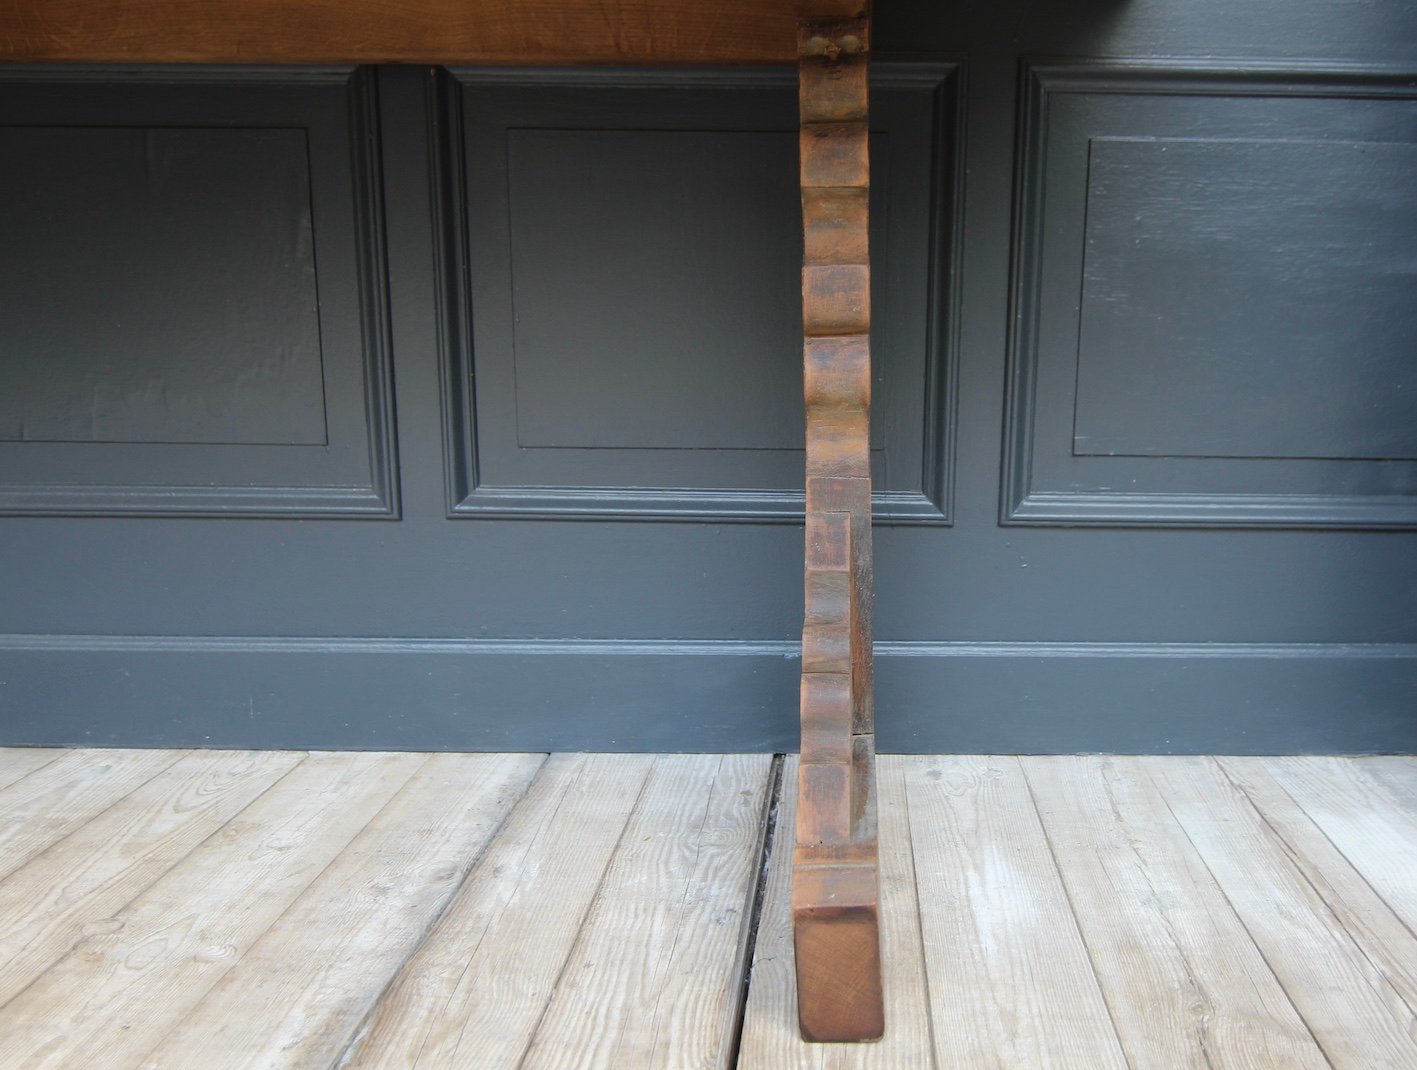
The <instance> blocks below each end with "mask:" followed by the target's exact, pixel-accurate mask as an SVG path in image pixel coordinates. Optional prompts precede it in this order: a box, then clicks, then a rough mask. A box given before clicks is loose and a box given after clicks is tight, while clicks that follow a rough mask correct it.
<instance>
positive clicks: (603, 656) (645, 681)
mask: <svg viewBox="0 0 1417 1070" xmlns="http://www.w3.org/2000/svg"><path fill="white" fill-rule="evenodd" d="M876 658H877V688H878V701H877V708H878V711H879V712H878V720H879V725H878V737H879V741H880V749H881V750H882V751H883V752H904V753H912V752H914V753H929V752H955V753H1023V754H1046V753H1075V752H1110V753H1124V754H1133V753H1158V754H1168V753H1177V754H1179V753H1227V754H1274V753H1372V752H1385V753H1413V752H1417V644H1404V643H1394V644H1302V643H1301V644H1244V643H1240V644H1219V643H1217V644H1207V643H1189V644H1100V643H890V642H885V643H878V644H877V645H876ZM797 675H798V659H797V646H796V644H794V643H791V642H787V641H781V642H753V641H737V640H721V641H680V640H514V639H507V640H457V639H360V638H291V637H272V638H248V637H234V636H233V637H204V638H185V637H170V636H128V637H115V636H41V635H0V745H8V746H129V747H255V748H298V749H307V748H316V749H354V750H518V751H521V750H525V751H544V750H562V751H576V750H590V751H606V750H610V751H686V752H689V751H695V752H714V751H740V752H744V751H792V750H795V749H796V746H797V696H796V687H797Z"/></svg>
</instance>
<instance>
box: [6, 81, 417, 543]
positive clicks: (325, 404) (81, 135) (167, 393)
mask: <svg viewBox="0 0 1417 1070" xmlns="http://www.w3.org/2000/svg"><path fill="white" fill-rule="evenodd" d="M373 77H374V75H373V72H371V71H365V72H360V73H355V72H351V71H349V70H337V69H322V70H319V71H294V70H279V71H278V70H265V69H251V70H244V69H243V70H229V69H227V70H223V69H220V68H211V69H209V68H172V69H170V70H152V69H150V70H146V71H134V70H113V71H108V70H100V69H91V70H84V69H59V68H55V69H44V70H30V69H26V68H15V69H13V70H9V71H5V72H0V89H3V92H0V158H2V159H4V161H5V166H4V167H3V168H0V234H2V235H3V239H4V240H3V241H0V512H8V513H29V514H41V515H44V514H56V515H62V514H73V513H79V514H106V513H117V514H125V515H134V514H137V515H222V516H225V515H251V514H271V515H290V514H296V515H306V514H308V515H346V514H348V515H361V514H363V515H375V516H389V515H392V514H393V512H394V510H395V500H394V486H395V483H396V476H395V467H394V462H393V456H392V435H391V432H392V410H391V407H390V398H391V395H390V391H389V386H388V374H389V372H388V352H387V348H388V347H387V342H386V324H387V316H386V314H385V312H384V309H383V304H384V302H385V300H386V297H385V294H386V293H387V287H386V286H385V284H384V283H383V281H382V279H383V275H384V271H385V268H384V263H383V254H382V240H383V237H382V235H383V227H382V224H381V223H380V221H379V220H380V217H381V213H382V204H381V200H380V193H379V188H380V176H379V169H378V142H377V139H376V137H375V136H374V135H375V130H376V124H375V123H374V122H373V117H374V113H373V108H374V97H373V93H372V82H371V79H372V78H373Z"/></svg>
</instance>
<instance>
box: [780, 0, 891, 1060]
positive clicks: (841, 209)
mask: <svg viewBox="0 0 1417 1070" xmlns="http://www.w3.org/2000/svg"><path fill="white" fill-rule="evenodd" d="M869 44H870V17H869V12H868V11H867V9H866V7H865V5H864V3H863V2H862V0H856V2H854V3H851V2H848V3H842V2H839V0H837V2H832V0H815V2H813V0H802V3H801V5H800V7H799V21H798V71H799V92H800V103H801V120H802V133H801V145H802V219H803V232H804V237H805V255H804V260H803V266H802V319H803V329H804V332H805V335H806V338H805V342H804V360H803V363H804V382H805V388H806V389H805V399H806V404H807V525H806V526H807V539H806V615H805V616H806V619H805V623H804V626H803V630H802V762H801V765H800V767H799V771H798V781H797V793H798V806H797V844H796V851H795V852H794V855H793V877H792V923H793V939H794V944H795V947H796V957H797V1005H798V1017H799V1019H800V1021H801V1026H802V1035H803V1036H804V1037H806V1038H807V1039H808V1040H817V1041H847V1040H873V1039H875V1038H877V1037H879V1036H880V1035H881V1034H882V1033H883V1032H884V1030H885V1009H884V1001H883V997H882V992H881V953H880V931H879V916H880V912H879V909H878V907H879V898H880V896H879V891H878V878H877V863H876V858H877V854H876V810H875V784H874V774H875V735H874V732H875V714H874V707H873V699H872V690H873V689H872V660H871V470H870V435H869V426H870V399H871V351H870V338H869V331H870V326H871V276H870V263H869V260H870V258H869V255H868V243H867V229H866V224H867V215H868V211H867V204H868V194H869V179H870V174H869V166H868V165H869V154H868V151H867V90H866V64H867V52H868V48H869Z"/></svg>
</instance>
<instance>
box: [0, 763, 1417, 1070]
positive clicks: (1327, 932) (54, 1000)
mask: <svg viewBox="0 0 1417 1070" xmlns="http://www.w3.org/2000/svg"><path fill="white" fill-rule="evenodd" d="M880 772H881V781H880V812H881V844H882V851H883V857H882V865H883V874H882V896H883V909H884V932H885V936H884V939H885V943H886V947H885V959H886V962H887V970H888V975H887V979H886V985H887V1004H888V1010H887V1035H886V1039H885V1040H884V1041H883V1042H881V1043H879V1044H874V1045H851V1046H843V1045H835V1046H832V1045H822V1046H809V1045H804V1044H802V1043H801V1042H800V1041H799V1040H798V1038H797V1033H796V1028H795V1022H794V1008H793V1003H794V999H795V995H794V992H793V988H792V983H793V975H792V952H791V942H790V932H789V924H788V909H787V908H788V894H787V893H788V877H789V874H788V870H787V867H786V866H785V865H784V864H783V862H784V861H785V860H786V859H788V858H790V856H791V851H790V847H791V832H790V830H791V828H792V818H793V814H792V792H791V790H790V786H791V784H792V778H793V766H792V761H791V759H788V760H787V761H786V762H785V763H784V762H783V761H781V760H774V759H772V758H771V757H769V756H740V755H730V756H636V755H597V756H587V755H568V754H565V755H563V754H558V755H551V756H550V757H547V756H545V755H539V754H537V755H432V756H430V755H422V754H326V753H312V754H294V753H244V752H205V751H193V752H173V751H118V750H102V751H99V750H90V751H38V750H0V815H3V817H0V1067H3V1068H6V1070H9V1068H23V1067H36V1066H53V1067H66V1068H69V1067H84V1068H105V1067H184V1068H185V1067H193V1068H201V1070H208V1068H219V1067H335V1066H339V1067H377V1068H386V1067H412V1066H418V1067H460V1068H461V1067H467V1068H474V1070H483V1068H497V1067H516V1066H525V1067H614V1068H637V1067H652V1066H653V1067H660V1066H663V1067H671V1066H672V1067H695V1068H698V1067H724V1066H732V1065H735V1064H736V1065H738V1066H741V1067H749V1068H754V1067H796V1066H806V1067H843V1068H845V1067H902V1068H909V1070H918V1068H925V1067H940V1068H947V1067H949V1068H953V1067H970V1068H973V1067H1000V1068H1005V1067H1006V1068H1010V1070H1016V1068H1034V1067H1078V1068H1086V1070H1107V1068H1111V1067H1119V1068H1131V1070H1139V1068H1142V1067H1213V1068H1221V1067H1276V1068H1284V1070H1290V1068H1295V1070H1303V1068H1306V1067H1315V1068H1320V1067H1335V1068H1346V1067H1352V1068H1355V1070H1372V1068H1378V1067H1403V1068H1408V1070H1412V1068H1417V935H1414V930H1417V759H1413V758H1360V759H1341V758H1218V759H1217V758H1100V757H1085V758H1023V759H1018V758H1010V757H910V758H899V757H884V758H882V759H881V761H880ZM783 785H786V787H787V789H788V790H783Z"/></svg>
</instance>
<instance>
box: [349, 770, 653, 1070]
mask: <svg viewBox="0 0 1417 1070" xmlns="http://www.w3.org/2000/svg"><path fill="white" fill-rule="evenodd" d="M654 762H655V759H654V758H653V757H652V756H649V755H553V756H552V757H551V758H550V759H548V761H547V763H546V765H545V766H544V767H543V768H542V770H541V772H540V774H538V776H537V777H536V779H535V780H534V781H533V782H532V786H531V788H530V790H529V791H528V793H527V796H526V798H525V799H523V800H522V802H521V804H520V805H519V806H518V807H517V808H516V810H515V811H513V813H512V816H511V818H510V819H509V820H508V822H507V825H506V827H505V828H504V829H503V830H502V833H501V834H500V835H499V836H498V837H497V840H496V842H495V843H494V844H493V845H492V847H491V848H490V849H489V850H488V852H487V853H486V854H485V855H484V856H483V858H482V860H481V862H480V863H479V864H478V866H477V868H476V869H475V870H474V871H473V872H472V873H471V874H470V875H469V877H468V879H467V881H465V882H464V884H463V887H462V889H461V890H460V891H459V892H458V894H457V895H456V896H455V897H454V899H453V901H452V903H451V904H450V905H449V907H448V909H447V911H446V912H445V913H444V914H443V917H442V918H441V919H440V920H439V922H438V925H437V926H436V927H435V928H434V930H433V931H432V932H431V933H430V934H429V936H428V939H427V940H426V941H425V942H424V943H423V946H422V947H420V948H419V950H418V953H417V954H415V955H414V956H413V957H412V958H411V959H410V960H409V962H408V963H407V964H406V965H405V967H404V968H403V970H402V971H401V972H400V974H399V976H398V978H397V979H396V980H395V982H394V983H393V985H392V986H391V987H390V989H389V992H388V993H387V994H386V996H385V997H384V999H383V1000H382V1001H381V1002H380V1005H379V1008H378V1011H377V1012H376V1013H375V1014H374V1016H373V1017H372V1019H371V1020H370V1022H369V1023H368V1027H367V1029H366V1030H365V1033H364V1035H363V1037H362V1038H361V1039H360V1040H359V1042H358V1043H357V1044H356V1045H355V1046H354V1048H353V1050H352V1053H351V1055H350V1057H349V1064H348V1065H349V1066H351V1067H371V1068H372V1067H377V1068H379V1070H384V1068H395V1067H445V1066H489V1067H493V1066H515V1065H517V1064H518V1063H519V1062H520V1061H521V1059H522V1058H523V1057H524V1056H525V1054H526V1051H527V1048H528V1046H529V1045H530V1044H531V1040H532V1037H533V1035H534V1034H535V1032H536V1028H537V1024H538V1023H539V1022H540V1020H541V1016H542V1014H543V1012H544V1011H545V1009H546V1007H547V1004H548V1002H549V1001H550V1000H551V998H552V996H553V995H554V994H555V992H556V988H557V985H558V984H559V982H560V979H561V973H562V969H563V967H564V966H565V963H566V961H567V957H568V956H569V955H570V953H571V949H572V948H573V947H574V946H575V943H576V940H577V938H578V936H579V935H580V931H581V927H582V925H583V924H584V921H585V918H586V915H587V913H588V911H589V910H590V907H591V905H592V903H594V901H595V899H596V896H597V895H598V894H599V890H600V886H601V881H602V879H603V877H604V874H605V872H606V868H607V867H608V865H609V864H610V860H611V858H612V857H613V856H614V854H615V850H616V847H617V845H618V844H619V842H620V839H621V837H622V835H623V834H624V831H625V826H626V823H627V821H628V820H629V817H630V814H631V813H632V812H633V811H634V809H635V806H636V804H637V803H638V801H639V799H640V796H641V794H642V792H643V791H644V789H645V785H646V781H647V780H648V779H649V774H650V771H651V769H652V768H653V766H654Z"/></svg>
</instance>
